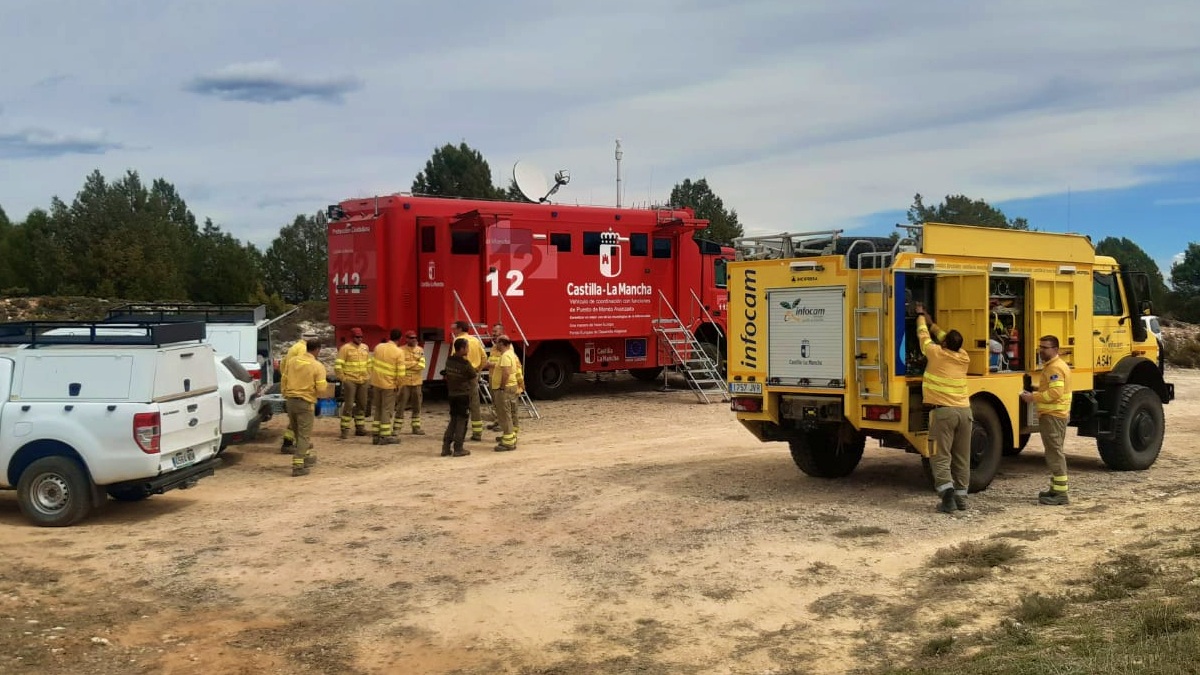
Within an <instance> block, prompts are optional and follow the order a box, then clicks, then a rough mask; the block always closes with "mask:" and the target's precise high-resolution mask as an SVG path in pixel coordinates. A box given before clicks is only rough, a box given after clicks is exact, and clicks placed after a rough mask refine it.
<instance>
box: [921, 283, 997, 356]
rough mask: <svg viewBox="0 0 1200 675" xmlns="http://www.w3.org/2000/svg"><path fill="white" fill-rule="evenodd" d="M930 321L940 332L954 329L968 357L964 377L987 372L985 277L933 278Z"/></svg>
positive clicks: (987, 314) (986, 294) (987, 327)
mask: <svg viewBox="0 0 1200 675" xmlns="http://www.w3.org/2000/svg"><path fill="white" fill-rule="evenodd" d="M934 297H935V298H936V303H937V304H936V310H937V313H936V316H935V317H934V320H935V321H936V322H937V325H938V327H939V328H941V329H942V330H944V331H949V330H951V329H953V330H957V331H958V332H959V333H962V336H963V349H964V350H965V351H966V352H967V355H968V356H970V357H971V363H970V365H968V366H967V374H969V375H983V374H985V373H987V372H988V348H987V340H988V329H989V328H990V326H991V324H990V321H989V312H988V278H987V275H986V274H983V273H973V274H944V275H938V277H937V288H936V289H935V296H934Z"/></svg>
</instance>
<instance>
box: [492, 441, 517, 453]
mask: <svg viewBox="0 0 1200 675" xmlns="http://www.w3.org/2000/svg"><path fill="white" fill-rule="evenodd" d="M492 449H493V450H495V451H496V452H510V451H512V450H516V449H517V446H515V445H505V444H503V443H497V444H496V447H494V448H492Z"/></svg>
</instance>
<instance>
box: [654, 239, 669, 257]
mask: <svg viewBox="0 0 1200 675" xmlns="http://www.w3.org/2000/svg"><path fill="white" fill-rule="evenodd" d="M653 257H655V258H670V257H671V240H670V239H666V238H663V237H655V238H654V256H653Z"/></svg>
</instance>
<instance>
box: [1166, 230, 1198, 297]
mask: <svg viewBox="0 0 1200 675" xmlns="http://www.w3.org/2000/svg"><path fill="white" fill-rule="evenodd" d="M1171 286H1172V287H1173V288H1174V289H1175V292H1176V293H1182V294H1184V295H1200V244H1198V243H1196V242H1191V243H1189V244H1188V247H1187V250H1185V251H1184V252H1183V259H1182V260H1180V261H1179V262H1177V263H1175V264H1173V265H1171Z"/></svg>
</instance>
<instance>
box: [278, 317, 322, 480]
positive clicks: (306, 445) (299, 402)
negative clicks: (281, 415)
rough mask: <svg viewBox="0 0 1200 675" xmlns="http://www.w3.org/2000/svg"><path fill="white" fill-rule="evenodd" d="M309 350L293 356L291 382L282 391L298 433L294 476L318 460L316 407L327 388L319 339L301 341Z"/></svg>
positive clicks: (290, 423) (290, 425) (291, 424)
mask: <svg viewBox="0 0 1200 675" xmlns="http://www.w3.org/2000/svg"><path fill="white" fill-rule="evenodd" d="M300 344H304V345H305V346H306V347H307V351H306V352H305V353H303V354H299V355H296V356H293V357H291V358H290V359H288V360H287V363H286V364H284V371H283V372H284V373H286V374H287V380H286V382H287V384H286V385H282V389H281V392H282V393H283V398H284V401H285V408H286V410H287V416H288V428H289V429H292V430H293V432H294V433H295V439H296V443H295V445H294V446H293V448H294V449H293V450H292V476H306V475H308V468H309V467H310V466H313V465H314V464H316V463H317V457H316V455H314V454H312V451H311V448H312V441H311V439H312V428H313V417H314V414H313V413H314V407H315V406H316V404H317V397H319V396H320V395H321V394H322V393H323V392H324V391H325V388H326V386H327V385H326V382H325V377H326V375H325V364H323V363H321V362H320V361H318V360H317V353H318V352H320V351H321V343H320V342H319V341H317V340H308V341H307V342H305V341H301V343H300Z"/></svg>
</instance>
